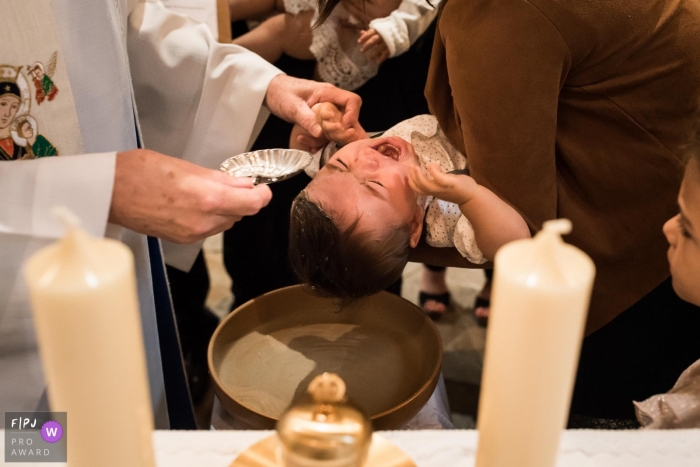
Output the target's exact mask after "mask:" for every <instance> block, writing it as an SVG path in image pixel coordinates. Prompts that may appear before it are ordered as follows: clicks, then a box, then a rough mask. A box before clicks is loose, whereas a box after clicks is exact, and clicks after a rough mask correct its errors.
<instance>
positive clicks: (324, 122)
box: [311, 102, 367, 144]
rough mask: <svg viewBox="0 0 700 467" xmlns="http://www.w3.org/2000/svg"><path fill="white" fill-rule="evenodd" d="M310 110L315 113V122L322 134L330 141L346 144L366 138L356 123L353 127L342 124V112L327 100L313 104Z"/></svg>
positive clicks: (363, 131)
mask: <svg viewBox="0 0 700 467" xmlns="http://www.w3.org/2000/svg"><path fill="white" fill-rule="evenodd" d="M311 110H313V111H314V112H315V113H316V122H317V123H318V124H319V125H320V126H321V130H323V134H324V136H325V137H326V138H328V139H329V140H331V141H335V142H337V143H340V144H348V143H352V142H353V141H357V140H358V139H363V138H367V133H366V132H365V130H364V129H363V128H362V127H361V126H360V124H359V123H358V124H357V125H356V126H354V127H350V128H345V127H344V126H343V112H341V111H340V109H338V108H337V107H336V106H335V105H333V104H331V103H329V102H322V103H319V104H316V105H314V106H313V107H312V108H311Z"/></svg>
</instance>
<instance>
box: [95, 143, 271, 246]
mask: <svg viewBox="0 0 700 467" xmlns="http://www.w3.org/2000/svg"><path fill="white" fill-rule="evenodd" d="M271 198H272V192H271V191H270V188H269V187H268V186H266V185H259V186H253V182H252V180H251V179H249V178H234V177H231V176H230V175H228V174H226V173H224V172H220V171H217V170H209V169H205V168H203V167H200V166H198V165H195V164H192V163H190V162H187V161H184V160H181V159H176V158H174V157H168V156H164V155H162V154H158V153H156V152H153V151H148V150H145V149H136V150H133V151H126V152H122V153H119V154H117V163H116V168H115V176H114V190H113V194H112V206H111V209H110V212H109V222H112V223H114V224H118V225H121V226H124V227H127V228H129V229H131V230H134V231H136V232H140V233H143V234H147V235H152V236H154V237H159V238H163V239H165V240H170V241H172V242H177V243H193V242H196V241H198V240H202V239H204V238H206V237H209V236H211V235H214V234H216V233H219V232H222V231H224V230H227V229H229V228H231V226H232V225H233V224H234V223H235V222H236V221H239V220H240V219H241V218H242V217H243V216H250V215H253V214H256V213H257V212H258V211H259V210H260V209H262V208H263V207H265V206H266V205H267V203H269V202H270V199H271Z"/></svg>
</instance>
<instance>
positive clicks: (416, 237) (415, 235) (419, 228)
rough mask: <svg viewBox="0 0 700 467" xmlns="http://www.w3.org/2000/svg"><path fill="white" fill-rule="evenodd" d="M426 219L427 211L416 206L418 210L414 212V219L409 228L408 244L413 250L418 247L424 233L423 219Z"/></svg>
mask: <svg viewBox="0 0 700 467" xmlns="http://www.w3.org/2000/svg"><path fill="white" fill-rule="evenodd" d="M424 217H425V211H423V208H422V207H420V206H418V205H417V204H416V210H415V211H414V212H413V219H411V224H410V226H409V235H410V237H409V241H408V244H409V245H410V247H411V248H415V247H417V246H418V242H420V236H421V234H422V233H423V218H424Z"/></svg>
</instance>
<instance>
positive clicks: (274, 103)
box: [265, 75, 362, 137]
mask: <svg viewBox="0 0 700 467" xmlns="http://www.w3.org/2000/svg"><path fill="white" fill-rule="evenodd" d="M319 102H330V103H332V104H335V105H336V106H337V107H338V108H339V109H340V110H341V111H342V112H343V119H342V123H343V125H344V127H345V128H353V127H355V126H357V125H358V121H357V119H358V117H359V115H360V106H361V105H362V99H360V96H358V95H357V94H355V93H352V92H350V91H344V90H342V89H339V88H336V87H335V86H333V85H332V84H328V83H319V82H317V81H309V80H306V79H298V78H292V77H291V76H287V75H277V76H275V77H274V78H272V81H270V85H269V86H268V88H267V94H266V95H265V106H266V107H267V108H268V109H270V112H272V113H273V114H275V115H277V116H278V117H280V118H281V119H283V120H286V121H288V122H293V123H296V124H298V125H300V126H301V127H302V128H304V129H305V130H306V131H307V132H308V133H309V134H311V135H312V136H315V137H321V136H322V130H321V126H320V125H319V124H318V122H317V121H316V114H315V113H314V112H313V111H312V110H311V107H313V106H314V105H316V104H318V103H319Z"/></svg>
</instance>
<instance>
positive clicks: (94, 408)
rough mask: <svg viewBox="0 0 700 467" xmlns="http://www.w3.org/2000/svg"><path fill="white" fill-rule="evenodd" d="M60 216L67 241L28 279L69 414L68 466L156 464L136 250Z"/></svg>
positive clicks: (29, 271) (52, 398)
mask: <svg viewBox="0 0 700 467" xmlns="http://www.w3.org/2000/svg"><path fill="white" fill-rule="evenodd" d="M59 209H60V208H59ZM57 211H58V209H57ZM57 215H59V216H60V217H61V218H62V219H63V220H64V222H65V223H66V226H67V233H66V235H65V237H64V238H62V239H61V240H59V241H58V242H56V243H54V244H52V245H49V246H48V247H45V248H43V249H41V250H39V251H38V252H36V253H35V254H34V255H33V256H32V257H31V258H29V260H28V261H27V263H26V265H25V269H24V276H25V279H26V282H27V285H28V288H29V293H30V298H31V303H32V309H33V314H34V325H35V328H36V332H37V337H38V342H39V351H40V354H41V361H42V365H43V368H44V373H45V375H46V379H47V383H48V396H49V402H50V405H51V409H52V410H53V411H57V412H67V413H68V428H67V431H66V433H67V437H68V465H69V466H70V467H96V466H99V467H125V466H129V467H152V466H153V465H154V458H153V448H152V441H151V432H152V431H153V420H152V415H151V406H150V398H149V393H148V382H147V375H146V360H145V355H144V346H143V334H142V332H141V321H140V315H139V308H138V298H137V295H136V276H135V273H134V260H133V256H132V254H131V251H130V250H129V249H128V248H127V247H126V246H124V245H123V244H121V243H119V242H117V241H115V240H108V239H97V238H91V237H89V236H88V235H87V234H86V233H85V232H84V231H83V230H81V229H80V228H78V227H77V222H76V220H75V218H74V217H73V216H72V214H71V213H69V212H68V211H67V210H65V209H64V210H62V211H60V212H59V213H58V214H57Z"/></svg>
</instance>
